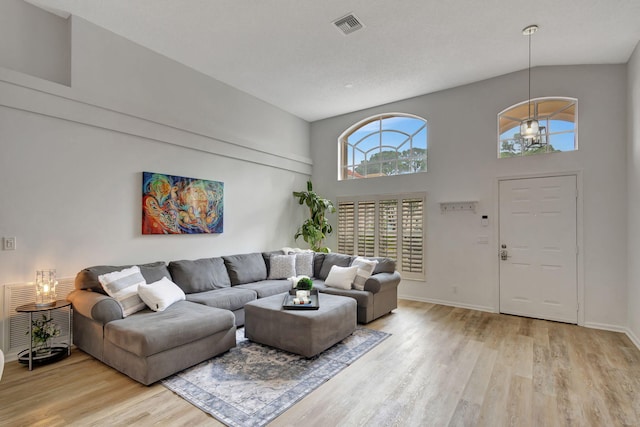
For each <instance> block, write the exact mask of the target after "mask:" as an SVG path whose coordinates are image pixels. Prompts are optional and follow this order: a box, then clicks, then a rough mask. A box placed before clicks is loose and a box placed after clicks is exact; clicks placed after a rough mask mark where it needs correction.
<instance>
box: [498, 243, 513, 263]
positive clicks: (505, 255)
mask: <svg viewBox="0 0 640 427" xmlns="http://www.w3.org/2000/svg"><path fill="white" fill-rule="evenodd" d="M503 246H504V245H503ZM508 258H511V255H509V252H508V251H507V250H506V249H502V250H501V251H500V259H501V260H502V261H506V260H507V259H508Z"/></svg>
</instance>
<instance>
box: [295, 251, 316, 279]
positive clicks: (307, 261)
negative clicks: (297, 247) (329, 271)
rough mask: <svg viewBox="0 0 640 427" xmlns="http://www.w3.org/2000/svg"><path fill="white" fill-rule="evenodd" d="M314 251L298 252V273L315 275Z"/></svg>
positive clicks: (300, 274)
mask: <svg viewBox="0 0 640 427" xmlns="http://www.w3.org/2000/svg"><path fill="white" fill-rule="evenodd" d="M313 255H314V254H313V252H298V253H296V254H295V256H296V275H298V276H308V277H313Z"/></svg>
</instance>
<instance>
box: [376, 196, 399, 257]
mask: <svg viewBox="0 0 640 427" xmlns="http://www.w3.org/2000/svg"><path fill="white" fill-rule="evenodd" d="M378 212H379V213H380V215H379V217H378V256H383V257H388V258H393V259H396V260H397V259H398V200H380V202H378Z"/></svg>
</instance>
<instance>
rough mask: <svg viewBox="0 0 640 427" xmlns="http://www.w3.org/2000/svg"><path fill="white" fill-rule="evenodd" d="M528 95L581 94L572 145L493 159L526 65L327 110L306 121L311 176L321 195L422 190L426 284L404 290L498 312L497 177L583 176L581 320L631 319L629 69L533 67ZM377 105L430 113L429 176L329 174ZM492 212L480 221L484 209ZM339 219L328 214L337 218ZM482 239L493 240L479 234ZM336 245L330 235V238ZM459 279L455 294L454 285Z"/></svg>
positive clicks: (522, 88)
mask: <svg viewBox="0 0 640 427" xmlns="http://www.w3.org/2000/svg"><path fill="white" fill-rule="evenodd" d="M532 79H533V85H532V96H533V97H542V96H569V97H575V98H578V103H579V107H578V108H579V145H580V149H579V150H578V151H576V152H570V153H559V154H547V155H539V156H529V157H526V158H514V159H497V155H496V151H497V130H496V127H497V123H496V122H497V114H498V112H500V111H501V110H503V109H504V108H506V107H509V106H511V105H513V104H515V103H518V102H520V101H523V100H526V98H527V74H526V71H522V72H517V73H513V74H508V75H504V76H501V77H497V78H494V79H490V80H486V81H482V82H478V83H474V84H470V85H467V86H462V87H458V88H454V89H450V90H446V91H442V92H438V93H433V94H428V95H424V96H420V97H416V98H412V99H407V100H404V101H400V102H396V103H392V104H389V105H383V106H379V107H376V108H371V109H368V110H364V111H359V112H354V113H350V114H346V115H343V116H339V117H334V118H330V119H326V120H322V121H318V122H314V123H312V125H311V149H312V158H313V160H314V172H313V180H314V183H315V184H316V185H317V190H318V191H320V192H321V193H322V194H323V195H324V196H325V197H329V198H332V199H335V198H336V197H337V196H346V195H354V194H378V193H382V194H384V193H392V192H409V191H426V192H427V280H426V283H425V282H410V281H407V280H403V282H402V284H401V285H400V294H401V295H402V296H403V297H406V298H412V299H417V300H428V301H440V302H447V303H451V304H455V305H462V306H469V307H476V308H481V309H487V310H497V308H498V307H497V291H498V269H497V263H498V261H497V231H496V226H497V224H496V221H495V219H496V218H495V216H496V215H495V214H496V212H497V194H496V192H497V180H498V178H500V177H512V176H522V175H532V174H547V173H562V172H567V171H569V172H576V171H577V172H580V173H581V174H582V177H583V186H584V194H582V202H583V206H584V215H583V239H584V245H583V248H582V250H583V255H582V256H583V261H584V271H583V272H580V275H581V276H582V275H583V277H584V279H583V280H584V290H585V296H584V298H585V307H584V313H585V322H586V324H589V325H592V326H599V327H610V328H614V329H615V328H620V327H623V326H625V325H626V322H627V316H626V312H627V304H626V299H627V289H626V257H625V250H626V225H625V224H626V218H627V216H626V215H627V211H626V197H627V193H626V175H625V154H626V149H625V147H626V129H625V126H626V113H625V109H626V67H625V66H624V65H602V66H589V65H587V66H564V67H541V68H534V69H533V72H532ZM383 112H403V113H411V114H416V115H418V116H421V117H424V118H426V119H427V120H428V126H429V131H428V132H429V159H428V172H427V173H426V174H417V175H412V176H399V177H390V178H375V179H366V180H351V181H345V182H338V181H337V178H336V177H337V153H338V150H337V138H338V136H339V135H340V134H341V133H342V132H343V131H344V130H345V129H347V128H348V127H349V126H351V125H352V124H354V123H356V122H358V121H360V120H362V119H364V118H366V117H369V116H372V115H374V114H378V113H383ZM464 200H478V201H479V210H478V212H477V213H476V214H475V215H474V214H472V213H469V212H464V213H455V214H447V215H441V214H440V209H439V205H438V203H439V202H442V201H464ZM482 214H487V215H489V220H490V226H489V227H488V228H483V227H482V226H481V224H480V216H481V215H482ZM332 220H333V221H334V222H335V221H336V218H335V216H333V218H332ZM481 235H489V238H490V240H489V244H488V245H484V244H478V243H476V242H477V237H478V236H481ZM329 244H330V245H334V246H335V235H334V236H333V237H332V239H331V240H330V241H329ZM454 285H455V286H457V293H456V294H454V293H453V290H452V286H454Z"/></svg>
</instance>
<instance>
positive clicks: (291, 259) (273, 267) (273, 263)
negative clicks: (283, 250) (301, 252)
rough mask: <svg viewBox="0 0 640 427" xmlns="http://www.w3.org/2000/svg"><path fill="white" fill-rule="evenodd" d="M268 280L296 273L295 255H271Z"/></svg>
mask: <svg viewBox="0 0 640 427" xmlns="http://www.w3.org/2000/svg"><path fill="white" fill-rule="evenodd" d="M269 263H270V269H269V277H268V279H269V280H277V279H288V278H289V277H293V276H295V275H296V256H295V255H271V257H269Z"/></svg>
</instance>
